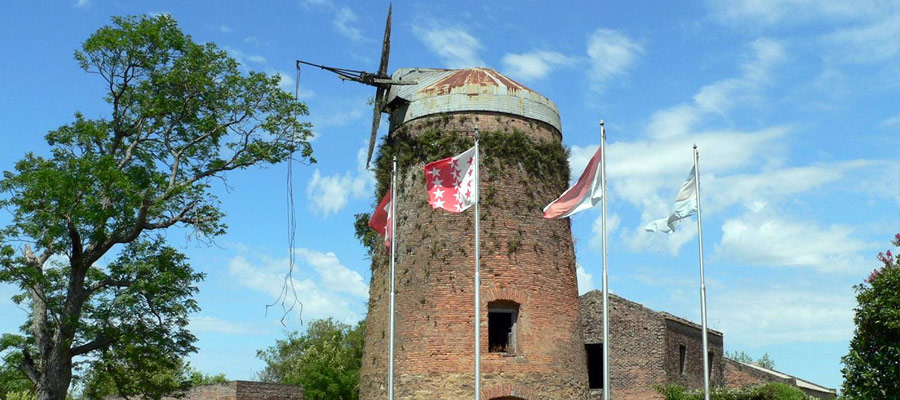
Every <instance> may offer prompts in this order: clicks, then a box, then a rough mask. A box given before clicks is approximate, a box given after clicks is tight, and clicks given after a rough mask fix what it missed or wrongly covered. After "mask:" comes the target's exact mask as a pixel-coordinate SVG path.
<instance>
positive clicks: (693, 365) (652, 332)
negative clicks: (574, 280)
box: [581, 290, 836, 400]
mask: <svg viewBox="0 0 900 400" xmlns="http://www.w3.org/2000/svg"><path fill="white" fill-rule="evenodd" d="M609 301H610V304H609V321H610V323H609V332H610V333H609V334H610V343H609V345H610V359H609V362H610V386H611V387H610V392H611V394H612V395H613V396H615V398H616V399H635V400H641V399H659V398H662V397H661V396H660V395H659V394H658V393H656V390H654V386H655V385H670V384H675V385H681V386H684V387H687V388H690V389H700V388H702V387H703V341H702V340H703V336H702V334H701V332H702V328H701V326H700V325H698V324H695V323H693V322H691V321H688V320H685V319H682V318H679V317H676V316H674V315H672V314H669V313H666V312H658V311H654V310H651V309H649V308H646V307H644V306H642V305H640V304H638V303H635V302H633V301H629V300H626V299H624V298H622V297H619V296H616V295H614V294H610V296H609ZM602 302H603V293H602V292H600V291H597V290H594V291H591V292H588V293H585V294H584V295H582V296H581V327H582V332H583V334H584V343H585V351H586V353H587V360H588V361H587V362H588V374H589V376H590V388H591V390H590V398H591V399H601V398H603V392H602V390H601V389H602V383H603V364H602V359H603V314H602V313H603V305H602V304H603V303H602ZM707 334H708V336H707V341H708V350H709V356H710V357H709V363H710V368H709V370H710V375H711V379H710V386H711V387H722V386H724V387H742V386H755V385H762V384H766V383H769V382H781V383H787V384H790V385H793V386H796V387H798V388H800V389H801V390H803V391H804V392H806V394H808V395H810V396H814V397H816V398H820V399H834V398H835V394H836V393H835V390H834V389H830V388H826V387H823V386H819V385H816V384H813V383H811V382H808V381H805V380H802V379H799V378H796V377H793V376H790V375H788V374H785V373H782V372H778V371H774V370H770V369H766V368H762V367H759V366H756V365H752V364H745V363H741V362H737V361H734V360H730V359H727V358H724V357H723V355H724V353H723V346H722V345H723V339H724V338H723V335H722V333H721V332H718V331H715V330H712V329H709V330H708V332H707ZM597 360H601V361H600V362H599V363H598V362H597Z"/></svg>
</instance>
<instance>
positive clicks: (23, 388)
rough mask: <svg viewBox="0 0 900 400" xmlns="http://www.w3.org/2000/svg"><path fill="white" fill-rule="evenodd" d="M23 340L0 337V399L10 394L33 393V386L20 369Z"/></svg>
mask: <svg viewBox="0 0 900 400" xmlns="http://www.w3.org/2000/svg"><path fill="white" fill-rule="evenodd" d="M26 345H27V343H25V338H24V337H21V336H17V335H9V334H4V335H3V336H2V337H0V354H2V357H0V399H6V398H7V397H8V395H10V394H12V393H33V392H34V385H32V384H31V381H30V380H28V376H27V375H25V371H24V370H23V369H22V357H23V355H22V351H21V350H19V349H20V348H22V347H24V346H26Z"/></svg>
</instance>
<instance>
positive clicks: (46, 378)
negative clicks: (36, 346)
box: [35, 343, 72, 400]
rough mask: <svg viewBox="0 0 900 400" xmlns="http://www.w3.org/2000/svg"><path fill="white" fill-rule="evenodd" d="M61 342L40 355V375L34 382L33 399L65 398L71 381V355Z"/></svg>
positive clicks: (54, 399)
mask: <svg viewBox="0 0 900 400" xmlns="http://www.w3.org/2000/svg"><path fill="white" fill-rule="evenodd" d="M62 346H64V345H63V344H62V343H57V344H55V345H54V346H53V351H51V352H50V354H47V355H46V356H44V355H41V366H42V368H41V376H40V378H39V379H38V381H37V382H36V384H35V400H65V399H66V394H68V392H69V384H70V383H71V382H72V357H71V356H70V355H69V349H68V348H62Z"/></svg>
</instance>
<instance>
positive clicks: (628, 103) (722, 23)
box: [0, 0, 900, 387]
mask: <svg viewBox="0 0 900 400" xmlns="http://www.w3.org/2000/svg"><path fill="white" fill-rule="evenodd" d="M547 3H548V2H539V1H533V0H523V1H516V2H487V3H485V2H478V1H457V2H452V3H451V2H427V3H426V2H404V1H397V2H395V3H394V24H393V36H392V54H391V63H390V69H389V70H390V71H393V70H394V69H396V68H399V67H417V66H419V67H447V68H457V67H467V66H488V67H491V68H495V69H497V70H499V71H501V72H503V73H504V74H507V75H508V76H509V77H511V78H513V79H515V80H518V81H520V82H522V83H524V84H525V85H527V86H529V87H531V88H533V89H534V90H536V91H538V92H540V93H541V94H543V95H545V96H547V97H549V98H550V99H552V100H553V101H554V102H556V104H557V105H558V106H559V109H560V113H561V116H562V125H563V141H564V144H565V145H566V146H568V147H569V148H570V149H571V153H572V157H571V160H570V162H571V165H572V171H573V174H575V175H577V174H579V173H580V171H581V169H582V168H583V166H584V165H585V163H586V162H587V160H588V159H589V158H590V155H591V154H592V153H593V152H594V150H595V149H596V146H597V144H598V142H599V137H598V136H599V134H598V120H599V119H601V118H602V119H604V120H606V124H607V125H606V126H607V132H608V142H609V148H608V150H607V155H608V157H607V158H608V167H607V168H608V173H609V180H610V181H609V194H608V196H609V216H610V218H609V228H610V229H609V239H610V252H609V262H610V275H611V278H610V289H611V291H612V292H614V293H617V294H619V295H621V296H624V297H626V298H629V299H631V300H634V301H637V302H639V303H642V304H644V305H646V306H648V307H651V308H654V309H657V310H664V311H668V312H671V313H673V314H676V315H679V316H683V317H686V318H689V319H692V320H695V321H699V288H698V287H699V284H698V267H697V235H696V228H695V224H694V223H686V224H682V225H681V229H680V230H679V231H678V232H676V233H674V234H672V235H661V234H649V233H646V232H643V231H642V230H641V227H642V226H643V225H644V223H646V222H648V221H650V220H652V219H656V218H662V217H664V216H665V215H666V214H667V212H668V210H669V208H670V207H671V202H672V200H673V198H674V196H675V194H676V191H677V189H678V187H679V186H680V185H681V183H682V181H683V179H684V177H685V175H686V174H687V172H688V171H689V170H690V167H691V163H692V161H691V145H692V144H694V143H696V144H697V145H698V146H699V148H700V163H701V176H700V180H701V185H702V186H701V196H702V201H703V206H704V208H703V211H704V214H703V222H704V245H705V254H706V270H707V284H708V292H707V293H708V304H709V324H710V327H712V328H714V329H717V330H720V331H722V332H724V333H725V347H726V349H727V350H740V351H746V352H747V353H749V354H751V355H754V356H759V355H762V354H763V353H764V352H767V353H768V354H769V355H770V356H771V357H772V358H773V359H774V360H775V363H776V369H779V370H781V371H784V372H787V373H791V374H795V375H798V376H800V377H802V378H805V379H808V380H811V381H813V382H816V383H819V384H822V385H825V386H829V387H839V386H840V383H841V376H840V367H841V366H840V360H839V359H840V357H841V356H842V355H843V354H845V353H846V351H847V346H848V341H849V339H850V337H851V335H852V332H853V323H852V316H853V307H854V306H855V299H854V294H853V290H852V285H854V284H856V283H859V282H861V281H862V279H863V278H864V277H866V276H867V275H868V271H871V270H872V269H873V268H874V267H876V266H877V265H878V262H877V260H876V259H875V257H874V255H875V254H876V253H877V252H878V251H881V250H884V249H886V248H888V246H890V244H889V239H890V238H891V237H892V236H893V234H894V233H896V232H898V231H900V214H898V209H900V202H898V194H900V158H898V148H900V146H898V144H900V41H898V40H897V38H898V37H900V4H898V3H897V2H894V1H874V0H871V1H870V0H862V1H856V2H846V1H839V0H838V1H833V0H824V1H818V2H811V1H806V0H756V1H751V0H735V1H725V0H708V1H695V2H678V4H675V3H674V2H673V3H668V2H655V1H628V2H575V3H564V2H558V3H559V4H547ZM387 6H388V4H387V2H350V1H342V0H305V1H290V2H289V1H267V2H230V1H228V2H222V1H194V2H163V1H128V2H125V1H119V2H111V1H104V0H79V1H58V2H24V1H6V2H3V3H2V4H0V15H2V17H0V20H2V24H0V35H2V37H3V38H4V40H3V41H2V44H0V50H2V54H3V61H4V62H3V63H0V88H2V89H3V96H0V121H2V128H0V135H2V138H3V139H4V140H3V142H4V146H3V147H4V149H3V151H2V152H0V170H10V169H12V167H13V164H14V162H15V161H16V160H18V159H20V158H21V157H22V156H23V155H24V154H25V153H26V152H28V151H34V152H36V153H41V154H45V153H47V151H48V148H47V146H46V144H45V143H44V142H43V139H42V137H43V135H44V134H45V133H46V132H47V131H49V130H51V129H54V128H56V127H58V126H60V125H63V124H66V123H68V122H70V121H72V120H73V117H72V116H73V113H74V112H75V111H82V112H84V113H85V114H86V115H87V116H89V117H101V116H108V115H109V111H108V108H107V107H106V104H105V103H104V102H103V101H102V96H103V87H102V84H101V82H100V80H99V79H98V78H97V77H95V76H91V75H89V74H86V73H84V72H82V71H81V70H80V69H79V68H78V66H77V64H76V63H75V62H74V60H73V58H72V54H73V51H74V49H75V48H77V47H78V46H79V45H80V43H81V41H83V40H84V39H85V38H87V37H88V36H89V35H90V33H92V32H93V31H95V30H96V29H97V28H99V27H100V26H102V25H104V24H107V23H108V22H109V17H110V16H114V15H135V14H158V13H168V14H171V15H172V16H174V17H175V18H176V19H177V20H178V21H179V23H180V26H181V28H182V29H183V30H184V31H185V32H187V33H189V34H191V35H192V36H193V38H194V39H195V40H196V41H200V42H207V41H211V42H215V43H216V44H217V45H218V46H220V47H221V48H224V49H226V50H228V51H229V53H231V55H232V56H233V57H235V58H236V59H238V60H239V61H240V62H241V63H242V65H243V67H244V68H245V69H247V70H257V71H264V72H267V73H271V74H281V75H282V76H283V84H284V87H285V88H286V89H289V90H291V91H292V90H293V88H294V84H295V82H296V75H295V71H294V62H295V60H296V59H298V58H301V59H304V60H307V61H312V62H316V63H321V64H327V65H334V66H340V67H346V68H353V69H365V70H370V71H371V70H375V69H376V68H377V64H378V56H379V51H380V40H381V35H382V33H383V29H384V25H383V24H384V18H385V14H386V12H387ZM300 88H301V90H300V96H301V98H302V100H303V101H304V102H306V103H307V105H308V106H309V109H310V115H309V116H308V118H307V119H308V121H310V122H312V124H313V125H314V130H315V132H316V138H315V141H314V142H313V146H314V149H315V153H316V158H317V159H318V160H319V162H318V163H317V164H314V165H309V166H305V165H296V166H295V168H294V180H293V186H294V193H295V196H294V207H296V210H297V213H298V221H297V227H298V229H297V238H296V264H297V269H296V271H295V275H294V276H295V280H296V287H297V292H298V294H299V296H300V299H301V301H303V304H304V311H303V314H302V318H303V321H304V322H308V321H309V320H310V319H315V318H324V317H333V318H335V319H337V320H340V321H345V322H348V323H352V322H355V321H357V320H359V319H360V318H362V317H363V316H364V315H365V310H366V301H367V298H368V281H369V278H370V275H369V272H368V271H369V261H368V260H367V259H366V257H365V251H364V249H363V248H362V247H361V246H360V245H359V244H358V242H357V241H356V240H355V239H354V237H353V226H352V224H353V214H355V213H360V212H368V211H370V209H371V208H372V206H373V202H374V198H373V190H374V189H373V178H372V176H371V174H370V173H368V172H366V171H365V169H364V168H363V167H362V164H363V162H364V160H363V159H362V157H364V153H363V152H364V147H365V145H366V140H368V130H369V127H370V123H371V121H370V118H371V117H370V116H371V111H370V110H371V109H370V106H368V105H367V100H368V98H369V97H371V96H372V95H373V94H374V90H373V89H372V88H369V87H365V86H362V85H358V84H354V83H348V82H341V81H340V80H338V79H337V78H335V77H334V76H332V75H330V74H329V73H326V72H324V71H321V70H317V69H313V68H304V69H303V71H302V75H301V77H300ZM386 125H387V121H386V120H384V121H383V123H382V134H384V132H385V131H386ZM448 156H449V155H448ZM286 176H287V167H286V165H283V164H282V165H275V166H271V167H269V168H266V169H254V170H248V171H242V172H238V173H235V174H233V175H232V176H231V178H230V179H229V181H228V184H229V186H230V187H229V188H226V187H224V186H222V185H219V186H216V187H215V189H214V190H215V191H216V193H217V194H218V195H219V196H220V197H221V200H222V207H223V210H224V211H225V212H226V213H227V217H226V223H227V224H228V226H229V231H228V234H227V235H224V236H222V237H220V238H217V239H216V241H215V243H214V244H212V245H211V244H209V243H206V242H204V241H200V240H197V239H196V238H191V237H190V236H189V235H188V232H183V231H178V230H172V231H170V232H169V234H168V239H169V241H170V242H171V243H172V244H174V245H176V246H177V247H179V248H181V249H182V250H183V251H184V252H185V253H187V254H188V255H189V256H190V259H191V263H192V265H193V266H194V268H196V269H198V270H200V271H204V272H206V273H207V274H208V276H207V279H206V281H205V282H203V283H202V284H201V292H200V294H199V295H198V296H197V299H198V301H199V303H200V306H201V307H202V311H200V312H199V313H197V314H196V315H195V316H194V317H193V321H192V324H191V327H192V328H193V331H194V332H195V333H196V334H197V336H198V337H199V338H200V341H199V343H198V345H199V347H200V351H199V352H198V353H197V354H195V355H193V356H192V357H191V363H192V364H193V365H194V366H195V367H197V368H199V369H201V370H203V371H205V372H208V373H218V372H224V373H226V374H227V375H228V377H230V378H233V379H250V378H252V377H253V375H254V374H255V373H256V372H257V371H259V370H260V369H261V368H262V363H261V362H260V361H259V360H258V359H257V358H256V357H255V352H256V350H257V349H261V348H264V347H266V346H269V345H271V344H273V343H274V341H275V340H276V339H278V338H281V337H283V336H284V333H285V332H286V331H287V330H293V329H300V330H302V329H304V326H305V325H302V324H301V322H300V319H299V318H298V316H297V315H296V314H295V313H292V314H291V315H289V316H288V317H287V318H286V319H285V321H284V323H285V325H286V326H282V325H281V322H280V316H281V313H280V312H278V311H272V310H270V311H269V313H268V315H266V310H265V305H266V304H269V303H272V302H273V301H274V300H275V299H276V297H277V296H278V294H279V292H280V290H281V288H282V276H283V274H284V273H285V271H286V270H287V265H288V224H287V219H286V217H287V209H288V201H287V196H286V193H287V183H286ZM599 215H600V213H599V210H590V211H588V212H584V213H581V214H579V215H576V216H575V217H574V218H573V224H572V228H573V234H574V236H575V238H576V254H577V259H578V264H579V265H580V271H579V278H580V281H579V286H580V288H581V290H587V289H590V288H593V287H600V286H601V282H600V276H601V274H600V268H601V266H600V246H599V236H598V235H599V226H600V221H599ZM8 220H9V214H8V213H7V212H4V213H0V223H2V224H6V223H8ZM13 293H14V288H13V287H11V286H8V285H2V286H0V332H12V331H15V330H16V327H17V326H18V325H19V324H20V323H21V321H23V319H24V318H25V313H24V312H23V311H22V310H20V309H18V308H17V307H16V306H14V305H13V304H12V303H11V301H10V300H9V297H10V295H12V294H13ZM612 373H615V372H614V371H613V372H612Z"/></svg>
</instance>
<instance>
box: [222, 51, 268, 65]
mask: <svg viewBox="0 0 900 400" xmlns="http://www.w3.org/2000/svg"><path fill="white" fill-rule="evenodd" d="M222 48H223V49H225V51H227V52H228V55H230V56H231V58H234V59H235V60H236V61H237V62H239V63H241V64H245V65H246V64H248V62H250V63H255V64H265V63H266V58H265V57H263V56H261V55H259V54H247V53H245V52H244V51H242V50H240V49H236V48H234V47H231V46H222Z"/></svg>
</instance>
